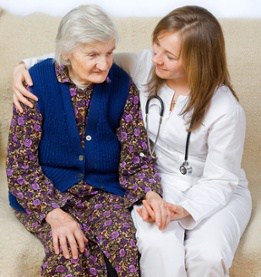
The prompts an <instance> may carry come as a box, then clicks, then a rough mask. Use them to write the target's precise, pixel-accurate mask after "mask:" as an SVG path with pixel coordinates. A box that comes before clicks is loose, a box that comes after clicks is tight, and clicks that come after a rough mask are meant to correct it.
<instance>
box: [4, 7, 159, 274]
mask: <svg viewBox="0 0 261 277" xmlns="http://www.w3.org/2000/svg"><path fill="white" fill-rule="evenodd" d="M116 34H117V33H116V30H115V28H114V26H113V24H112V22H111V20H110V19H109V18H108V16H107V15H106V14H105V13H104V12H103V11H102V10H101V9H100V8H98V7H97V6H92V5H91V6H80V7H78V8H76V9H74V10H72V11H71V12H69V13H68V14H67V15H65V16H64V18H63V19H62V21H61V24H60V27H59V30H58V34H57V38H56V53H55V59H54V60H53V59H47V60H44V61H42V62H41V63H39V64H37V65H35V66H34V67H32V68H31V69H30V75H31V77H32V80H33V86H32V87H30V90H31V91H32V92H33V93H34V94H35V95H36V96H37V98H38V102H37V103H36V105H35V106H34V107H33V108H29V107H27V106H24V107H23V109H24V113H21V112H19V111H17V110H15V109H14V110H13V119H12V122H11V127H10V135H9V143H8V154H7V178H8V183H9V191H10V194H9V195H10V203H11V206H12V207H13V208H14V209H15V214H16V216H17V217H18V219H19V220H20V221H21V222H22V224H23V225H24V226H25V228H26V229H27V230H28V231H30V232H31V233H33V234H34V235H35V236H36V237H38V238H39V239H40V241H41V242H42V244H43V245H44V249H45V254H46V256H45V259H44V261H43V264H42V269H41V273H42V276H67V277H69V276H81V277H83V276H99V277H102V276H107V274H109V276H112V275H113V276H116V275H117V276H139V268H138V251H137V248H136V243H135V228H134V225H133V222H132V219H131V215H130V210H131V208H132V206H133V205H134V204H135V203H137V202H139V201H140V200H142V199H146V200H147V201H150V203H151V204H152V205H153V204H155V203H156V204H155V205H160V204H161V203H162V202H160V201H161V200H160V197H159V193H161V188H160V183H159V177H158V174H157V172H156V171H155V163H154V162H155V161H154V160H153V159H152V158H151V157H150V156H148V155H147V154H146V153H147V137H146V132H145V129H144V126H143V122H142V115H141V112H140V103H139V97H138V92H137V90H136V87H135V86H134V84H133V83H132V82H131V80H130V78H129V76H128V75H127V74H126V73H125V72H124V71H123V70H122V69H120V68H119V67H117V66H116V65H113V64H112V53H113V50H114V49H115V43H116V40H117V35H116ZM106 265H107V266H106ZM107 268H110V272H112V275H110V272H109V273H108V270H107Z"/></svg>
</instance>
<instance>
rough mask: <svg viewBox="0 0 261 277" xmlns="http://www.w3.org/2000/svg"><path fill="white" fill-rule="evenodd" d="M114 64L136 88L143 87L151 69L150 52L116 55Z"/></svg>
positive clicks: (146, 50)
mask: <svg viewBox="0 0 261 277" xmlns="http://www.w3.org/2000/svg"><path fill="white" fill-rule="evenodd" d="M114 62H115V63H116V64H117V65H118V66H120V67H121V68H123V69H124V70H125V71H126V72H127V73H128V74H129V75H130V76H131V78H132V80H133V82H134V83H135V84H136V85H137V86H139V85H140V84H143V85H144V84H146V83H147V80H148V75H149V73H150V71H151V67H152V52H151V50H150V49H145V50H143V51H141V52H138V53H116V54H114Z"/></svg>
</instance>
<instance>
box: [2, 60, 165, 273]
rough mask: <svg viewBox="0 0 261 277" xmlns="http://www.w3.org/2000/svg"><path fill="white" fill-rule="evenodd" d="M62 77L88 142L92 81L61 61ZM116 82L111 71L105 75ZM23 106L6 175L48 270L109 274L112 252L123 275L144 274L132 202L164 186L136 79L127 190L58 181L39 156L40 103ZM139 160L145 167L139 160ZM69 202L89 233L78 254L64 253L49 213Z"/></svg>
mask: <svg viewBox="0 0 261 277" xmlns="http://www.w3.org/2000/svg"><path fill="white" fill-rule="evenodd" d="M55 69H56V75H57V79H58V81H59V82H61V83H69V86H70V95H71V100H72V103H73V106H74V111H75V120H76V123H77V126H78V130H79V135H80V138H81V143H82V146H83V147H84V133H85V128H86V122H87V123H88V110H89V104H90V101H91V98H92V92H93V86H92V85H89V86H87V87H85V88H78V87H76V85H75V84H73V83H72V81H71V80H70V78H69V77H68V73H67V70H66V68H65V67H62V66H58V65H56V66H55ZM106 81H107V82H110V80H109V79H107V80H106ZM23 109H24V113H20V112H18V111H16V110H15V109H14V111H13V118H12V121H11V126H10V132H9V142H8V152H7V178H8V184H9V191H10V192H11V193H12V194H13V195H14V196H15V197H16V198H17V200H18V202H19V204H20V205H21V206H22V207H23V208H24V209H25V211H26V212H21V211H15V214H16V216H17V218H18V219H19V220H20V221H21V222H22V224H23V225H24V226H25V228H26V229H27V230H28V231H30V232H32V233H33V234H34V235H35V236H37V237H38V238H39V239H40V241H41V242H42V244H43V245H44V249H45V254H46V255H45V258H44V261H43V264H42V267H41V274H42V276H66V277H72V276H81V277H84V276H99V277H103V276H104V277H105V276H107V269H106V263H105V259H107V260H108V261H109V262H110V263H111V265H112V266H113V268H114V269H115V270H116V272H117V274H118V276H119V277H120V276H139V263H138V257H139V254H138V250H137V247H136V241H135V228H134V225H133V222H132V219H131V215H130V210H131V208H132V206H133V204H134V203H137V201H139V200H141V199H142V198H143V197H144V196H145V193H146V192H147V191H150V190H153V191H156V192H158V193H161V187H160V180H159V175H158V173H157V172H156V169H155V161H154V160H152V159H151V158H150V157H149V156H147V154H145V155H146V156H147V157H146V158H145V159H144V158H143V159H141V155H139V154H138V153H141V154H142V156H143V155H144V153H147V137H146V131H145V129H144V126H143V121H142V115H141V112H140V103H139V96H138V92H137V89H136V87H135V86H134V85H133V84H131V85H130V89H129V96H128V99H127V101H126V104H125V108H124V112H123V115H122V119H121V122H120V127H119V128H118V130H117V136H118V139H119V141H120V142H121V160H120V164H119V181H120V184H121V185H122V186H123V187H124V188H125V189H126V192H125V196H124V197H121V196H118V195H114V194H111V193H108V192H106V191H103V190H98V189H96V188H94V187H92V186H91V185H88V184H86V183H84V181H80V182H79V183H77V184H75V185H73V186H72V187H71V188H69V189H68V190H67V191H65V192H60V191H59V190H57V189H55V187H54V185H53V184H52V181H51V180H49V179H48V178H47V177H46V176H45V175H44V174H43V172H42V169H41V165H40V164H39V160H38V146H39V143H40V141H41V135H42V123H43V117H42V115H41V113H40V111H39V110H38V108H37V106H36V105H35V106H34V108H28V107H25V106H24V107H23ZM137 163H139V167H137V166H134V165H135V164H137ZM55 208H62V209H63V210H64V211H65V212H67V213H68V214H70V215H71V216H72V217H73V218H74V219H76V220H77V221H78V222H79V224H80V225H81V228H82V230H83V232H84V234H85V235H86V237H87V238H88V243H87V244H86V248H85V251H84V253H79V257H78V259H72V258H71V259H65V258H64V257H63V255H62V253H60V254H55V253H54V250H53V242H52V234H51V227H50V225H49V224H48V223H47V222H46V221H45V217H46V215H47V214H48V212H50V211H51V210H53V209H55Z"/></svg>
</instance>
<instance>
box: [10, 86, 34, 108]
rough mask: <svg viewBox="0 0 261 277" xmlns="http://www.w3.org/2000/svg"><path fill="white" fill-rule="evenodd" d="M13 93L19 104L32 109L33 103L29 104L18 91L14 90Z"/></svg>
mask: <svg viewBox="0 0 261 277" xmlns="http://www.w3.org/2000/svg"><path fill="white" fill-rule="evenodd" d="M14 93H15V97H16V99H17V100H18V101H19V102H21V103H23V104H25V105H26V106H29V107H30V108H32V107H33V103H32V102H30V101H29V100H28V99H27V98H26V97H24V95H23V94H22V93H20V91H18V90H16V91H15V92H14Z"/></svg>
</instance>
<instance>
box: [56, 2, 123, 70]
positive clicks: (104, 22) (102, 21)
mask: <svg viewBox="0 0 261 277" xmlns="http://www.w3.org/2000/svg"><path fill="white" fill-rule="evenodd" d="M110 39H115V42H117V41H118V33H117V30H116V28H115V26H114V24H113V22H112V20H111V19H110V18H109V16H108V15H107V14H106V13H105V12H104V11H103V10H102V9H101V8H100V7H99V6H97V5H81V6H79V7H77V8H75V9H73V10H71V11H70V12H68V13H67V14H66V15H65V16H64V17H63V18H62V20H61V23H60V26H59V28H58V33H57V36H56V50H55V59H56V61H57V62H58V64H61V65H68V61H66V60H64V59H63V54H65V53H70V52H72V51H73V50H74V49H75V48H76V47H77V46H79V45H83V44H91V43H96V42H103V41H108V40H110Z"/></svg>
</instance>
